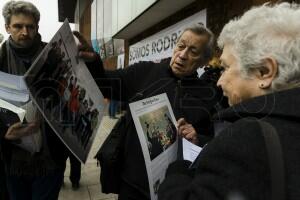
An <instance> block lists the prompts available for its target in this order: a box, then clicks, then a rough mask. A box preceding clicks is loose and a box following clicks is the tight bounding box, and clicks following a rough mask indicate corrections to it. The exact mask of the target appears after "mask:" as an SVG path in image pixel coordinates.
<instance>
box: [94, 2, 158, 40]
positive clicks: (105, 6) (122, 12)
mask: <svg viewBox="0 0 300 200" xmlns="http://www.w3.org/2000/svg"><path fill="white" fill-rule="evenodd" d="M155 1H157V0H94V2H93V5H92V6H96V8H97V9H93V8H92V15H91V16H92V24H94V23H93V20H95V19H94V18H93V16H95V15H94V13H93V12H96V13H97V14H96V16H97V19H96V23H97V25H96V26H97V38H98V39H99V38H110V37H111V36H112V35H114V34H116V33H117V32H118V31H120V30H121V29H122V28H124V27H125V26H126V25H127V24H128V23H130V22H131V21H132V20H133V19H135V18H136V17H137V16H138V15H140V14H141V13H142V12H143V11H144V10H146V9H147V8H148V7H149V6H151V5H152V4H153V3H154V2H155ZM92 29H93V27H92ZM91 36H92V39H93V37H95V36H94V35H91Z"/></svg>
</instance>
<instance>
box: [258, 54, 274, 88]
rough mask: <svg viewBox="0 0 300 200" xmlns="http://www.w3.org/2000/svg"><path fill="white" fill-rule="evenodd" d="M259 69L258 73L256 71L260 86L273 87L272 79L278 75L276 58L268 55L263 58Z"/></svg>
mask: <svg viewBox="0 0 300 200" xmlns="http://www.w3.org/2000/svg"><path fill="white" fill-rule="evenodd" d="M257 70H258V73H256V75H257V78H258V79H259V87H260V88H269V87H271V85H272V81H273V80H274V78H275V77H276V75H277V72H278V63H277V61H276V60H275V59H274V58H272V57H268V58H266V59H264V60H263V63H262V66H261V67H259V68H258V69H257Z"/></svg>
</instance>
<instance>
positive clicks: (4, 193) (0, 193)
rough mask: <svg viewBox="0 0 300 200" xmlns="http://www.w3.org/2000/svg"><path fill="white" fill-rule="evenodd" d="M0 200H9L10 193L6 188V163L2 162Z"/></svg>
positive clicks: (0, 162)
mask: <svg viewBox="0 0 300 200" xmlns="http://www.w3.org/2000/svg"><path fill="white" fill-rule="evenodd" d="M0 199H6V200H7V199H8V192H7V188H6V175H5V170H4V163H3V161H2V160H0Z"/></svg>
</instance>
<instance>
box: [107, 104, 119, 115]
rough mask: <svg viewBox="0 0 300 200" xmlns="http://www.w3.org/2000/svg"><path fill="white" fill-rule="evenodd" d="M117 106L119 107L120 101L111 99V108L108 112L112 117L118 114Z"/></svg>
mask: <svg viewBox="0 0 300 200" xmlns="http://www.w3.org/2000/svg"><path fill="white" fill-rule="evenodd" d="M117 108H118V101H115V100H110V102H109V108H108V109H109V110H108V113H109V116H110V117H115V116H116V112H117Z"/></svg>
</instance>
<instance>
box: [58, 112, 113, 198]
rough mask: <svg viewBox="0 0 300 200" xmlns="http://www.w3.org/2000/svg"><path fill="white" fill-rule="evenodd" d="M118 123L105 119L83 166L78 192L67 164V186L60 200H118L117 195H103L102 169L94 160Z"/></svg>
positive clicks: (61, 192)
mask: <svg viewBox="0 0 300 200" xmlns="http://www.w3.org/2000/svg"><path fill="white" fill-rule="evenodd" d="M116 121H117V120H116V119H110V118H109V117H108V116H104V117H103V120H102V123H101V125H100V129H99V130H100V131H99V133H98V134H97V135H96V138H95V141H94V144H93V146H92V149H91V152H90V154H89V158H88V160H87V162H86V164H85V165H84V166H82V171H81V181H80V188H79V189H78V190H76V191H74V190H72V187H71V183H70V181H69V171H70V170H69V163H67V169H66V171H65V184H64V186H63V187H62V189H61V191H60V195H59V200H104V199H105V200H117V196H116V195H112V194H108V195H107V194H103V193H101V186H100V183H99V178H100V168H99V166H97V162H96V160H95V159H94V158H93V157H94V156H95V154H96V153H97V151H98V149H99V147H100V145H102V143H103V141H104V140H105V138H106V137H107V135H108V133H109V132H110V130H111V128H112V127H113V125H114V124H115V123H116Z"/></svg>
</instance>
